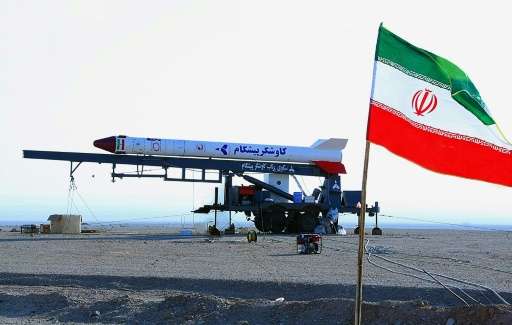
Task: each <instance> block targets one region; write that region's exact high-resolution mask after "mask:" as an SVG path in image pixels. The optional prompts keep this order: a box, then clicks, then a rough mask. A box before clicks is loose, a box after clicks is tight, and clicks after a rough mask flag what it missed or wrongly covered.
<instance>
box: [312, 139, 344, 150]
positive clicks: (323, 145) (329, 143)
mask: <svg viewBox="0 0 512 325" xmlns="http://www.w3.org/2000/svg"><path fill="white" fill-rule="evenodd" d="M347 142H348V139H338V138H330V139H327V140H326V139H319V140H316V142H315V143H313V145H312V146H311V148H315V149H321V150H332V149H345V147H346V146H347Z"/></svg>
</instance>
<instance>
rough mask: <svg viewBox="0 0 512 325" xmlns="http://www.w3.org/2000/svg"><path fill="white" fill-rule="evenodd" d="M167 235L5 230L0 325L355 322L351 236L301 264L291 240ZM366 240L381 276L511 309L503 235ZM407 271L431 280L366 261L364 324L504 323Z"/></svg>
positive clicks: (430, 233) (0, 244) (406, 234)
mask: <svg viewBox="0 0 512 325" xmlns="http://www.w3.org/2000/svg"><path fill="white" fill-rule="evenodd" d="M172 231H173V230H172V229H170V228H165V229H148V228H145V229H137V228H123V229H122V231H117V232H114V231H112V230H111V231H109V232H105V233H100V234H87V235H85V234H83V235H37V236H34V237H31V236H28V235H21V234H19V233H10V232H6V231H5V229H4V231H2V232H0V323H2V324H24V323H38V324H39V323H50V324H53V323H58V322H73V323H91V322H92V323H101V324H110V323H134V324H135V323H147V324H153V323H162V324H180V323H186V322H189V323H192V324H193V323H206V324H210V323H211V324H225V323H228V324H237V323H239V322H242V323H244V322H247V323H249V324H268V323H282V324H295V323H312V322H319V323H325V324H331V323H336V322H338V323H339V321H340V320H341V321H342V322H343V323H350V322H351V319H352V308H353V301H351V300H350V299H353V297H354V292H355V287H354V284H355V280H356V278H355V270H356V256H357V237H356V236H354V235H348V236H324V242H323V244H324V247H323V248H324V249H323V252H322V254H320V255H298V254H296V253H295V238H294V237H293V236H286V235H282V236H276V235H266V236H265V235H260V236H259V237H258V242H257V243H251V244H249V243H247V241H246V239H245V237H244V236H242V235H239V236H237V235H234V236H224V237H222V238H219V239H213V240H211V239H209V238H208V237H203V236H193V237H182V236H176V235H173V234H172V233H171V232H172ZM368 239H370V242H369V244H368V247H369V250H370V252H372V255H373V256H372V257H371V259H372V261H375V262H376V263H379V264H381V265H382V266H384V267H386V268H388V269H392V270H395V271H400V272H407V273H409V272H412V271H411V270H410V269H405V268H402V267H400V266H398V265H396V264H392V263H389V262H386V261H384V260H382V259H380V258H378V257H379V256H380V257H385V258H388V259H391V260H393V261H397V262H401V263H406V264H408V265H413V266H415V267H416V268H419V269H425V270H426V271H427V272H429V273H430V274H444V275H447V276H451V277H456V278H459V279H462V280H465V281H470V282H475V283H478V284H481V285H485V286H488V287H491V288H493V289H495V290H496V291H498V292H499V293H500V294H501V296H502V297H504V298H505V299H506V300H508V301H512V250H510V247H512V234H510V233H506V232H481V231H453V230H421V231H420V230H390V229H386V230H385V234H384V236H382V237H379V236H368ZM412 274H414V275H416V276H419V277H422V278H425V279H427V280H429V281H430V282H427V281H425V280H420V279H418V278H414V277H409V276H405V275H403V274H396V273H392V272H390V271H389V270H384V269H382V268H379V267H376V266H374V265H371V264H369V263H368V262H367V261H365V275H364V282H365V289H364V299H365V301H366V302H367V305H366V306H365V309H364V311H365V317H366V322H365V323H370V324H371V323H375V324H380V323H382V324H386V323H394V322H396V321H397V320H400V321H402V324H403V323H407V322H408V323H411V324H414V323H425V322H427V323H439V324H444V323H445V322H446V320H447V319H448V318H449V317H454V319H457V321H458V322H459V323H464V320H467V321H473V322H476V323H486V322H489V323H499V322H503V324H507V323H512V318H510V315H511V312H512V310H511V309H510V308H508V307H505V306H499V305H498V306H491V307H489V306H485V307H484V306H481V307H472V308H470V309H468V307H463V303H462V301H461V300H459V299H458V298H456V297H455V296H454V295H453V294H451V293H450V292H449V291H448V290H446V289H444V288H443V287H442V286H441V285H439V284H438V283H436V282H434V281H433V280H432V278H430V277H429V276H428V275H427V274H426V273H424V272H413V273H412ZM434 276H435V278H436V279H438V280H440V281H442V283H443V284H448V285H450V284H452V285H453V284H455V283H454V282H452V281H449V280H447V279H445V278H441V277H439V276H438V275H434ZM457 285H459V284H457ZM461 287H462V288H463V289H464V292H461V291H460V290H458V289H455V290H454V291H455V293H458V295H459V296H461V297H462V298H465V300H466V301H468V302H470V303H474V301H471V300H470V299H471V298H469V297H468V296H467V295H465V294H464V293H467V294H469V295H470V296H471V297H472V298H474V299H476V300H478V301H480V302H482V303H484V304H496V303H500V300H499V298H498V297H496V296H495V295H493V294H492V293H491V292H490V291H488V290H477V289H478V288H476V287H470V286H465V285H462V286H461ZM280 297H283V298H284V299H285V301H284V302H276V301H275V299H277V298H280ZM96 312H97V313H96ZM468 317H469V318H468ZM471 317H472V318H471ZM507 317H508V318H507ZM247 323H246V324H247Z"/></svg>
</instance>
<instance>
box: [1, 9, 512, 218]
mask: <svg viewBox="0 0 512 325" xmlns="http://www.w3.org/2000/svg"><path fill="white" fill-rule="evenodd" d="M0 3H1V8H0V28H1V31H2V33H0V72H1V73H0V135H1V136H0V147H1V148H3V154H2V155H1V157H2V160H1V162H0V180H1V181H0V184H1V185H0V224H1V220H2V219H8V220H41V221H43V220H45V219H46V217H47V216H48V215H49V214H52V213H63V212H65V211H66V205H67V194H68V181H69V179H68V177H67V173H68V168H69V166H68V164H67V163H65V162H55V161H38V160H24V159H22V158H21V156H22V150H23V149H37V150H62V151H79V152H100V150H98V149H96V148H94V147H93V146H92V142H93V140H95V139H97V138H102V137H106V136H111V135H117V134H126V135H131V136H142V137H160V138H178V139H197V140H212V141H216V140H219V141H231V142H247V143H269V144H284V145H299V146H307V145H310V144H312V143H313V142H315V141H316V140H317V139H319V138H330V137H341V138H348V139H350V140H349V144H348V146H347V148H346V150H345V151H344V160H343V163H344V164H345V165H346V167H347V170H348V174H347V175H345V176H343V178H342V182H343V184H344V188H345V189H357V188H360V186H361V175H362V163H363V151H364V139H365V132H366V130H365V128H366V119H367V114H368V101H369V94H370V86H371V76H372V66H373V56H374V49H375V41H376V37H377V29H378V26H379V23H380V22H384V25H385V26H386V27H387V28H388V29H390V30H391V31H392V32H394V33H396V34H398V35H400V36H402V37H404V38H405V39H407V40H409V41H410V42H412V43H414V44H415V45H418V46H420V47H422V48H425V49H427V50H429V51H431V52H434V53H436V54H438V55H441V56H443V57H445V58H448V59H450V60H451V61H452V62H454V63H456V64H457V65H459V66H460V67H461V68H462V69H463V70H464V71H465V72H466V73H467V74H468V75H469V76H470V78H471V79H472V80H473V82H474V84H475V85H476V86H477V88H478V89H479V90H480V93H481V95H482V96H483V98H484V100H485V101H486V103H487V105H488V106H489V108H490V110H491V112H492V113H493V116H494V117H495V120H497V121H498V124H500V126H501V128H502V129H503V131H504V133H505V134H507V135H508V137H509V139H510V138H512V110H511V107H510V82H509V76H511V75H512V66H511V65H510V64H509V61H510V58H511V57H512V44H511V42H510V41H509V40H510V31H511V30H512V22H511V21H510V17H509V14H510V10H509V8H508V3H507V2H505V1H504V2H496V3H493V4H491V2H483V1H478V2H474V3H471V2H469V1H429V2H421V3H418V4H417V5H414V4H413V2H411V1H393V2H391V1H386V2H383V1H376V2H369V1H353V2H342V1H296V0H294V1H277V0H273V1H91V0H87V1H20V0H15V1H6V0H0ZM125 169H126V170H128V169H131V170H133V168H129V167H126V168H125ZM511 172H512V171H511ZM109 173H110V167H109V166H106V165H95V164H85V165H83V166H81V167H80V168H79V170H78V172H77V174H76V181H77V185H78V188H79V192H80V194H81V195H82V196H83V197H84V198H85V199H86V201H87V203H88V204H89V206H90V207H91V209H92V210H93V211H94V212H95V214H96V215H97V217H98V218H99V219H100V220H107V219H111V220H118V219H123V218H140V217H153V216H163V215H170V214H176V213H181V212H184V211H190V210H191V208H192V206H195V207H197V206H199V205H201V204H203V203H211V199H212V193H213V186H212V185H202V184H196V185H195V186H193V185H192V184H189V183H170V182H163V181H161V180H157V179H152V180H139V179H130V180H121V181H118V182H116V183H114V184H113V183H111V182H110V178H109ZM92 175H95V177H92ZM307 183H308V184H307V185H308V186H307V187H308V189H309V191H311V190H312V189H313V187H314V186H318V181H317V180H308V181H307ZM368 199H369V201H370V202H373V201H375V200H379V202H380V204H381V206H382V212H383V213H386V214H390V215H397V216H407V217H414V218H428V219H435V220H439V221H447V222H458V223H462V222H464V223H480V224H505V225H512V202H511V199H512V188H507V187H504V186H499V185H493V184H488V183H484V182H480V181H472V180H467V179H460V178H455V177H451V176H445V175H439V174H435V173H433V172H430V171H427V170H425V169H422V168H421V167H418V166H416V165H414V164H412V163H410V162H408V161H406V160H404V159H402V158H400V157H397V156H394V155H393V154H391V153H390V152H388V151H387V150H385V149H383V148H381V147H377V146H372V149H371V154H370V171H369V179H368ZM78 205H79V207H81V208H82V209H81V210H82V211H81V212H82V213H83V215H84V217H85V218H86V220H88V221H91V222H93V221H95V220H94V219H91V216H90V215H89V213H88V212H87V210H86V209H85V208H84V207H83V206H82V205H80V204H78ZM350 220H355V218H352V219H350ZM383 221H385V220H383Z"/></svg>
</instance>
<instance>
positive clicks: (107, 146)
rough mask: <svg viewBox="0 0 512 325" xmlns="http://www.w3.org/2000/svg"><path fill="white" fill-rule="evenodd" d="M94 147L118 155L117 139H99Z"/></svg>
mask: <svg viewBox="0 0 512 325" xmlns="http://www.w3.org/2000/svg"><path fill="white" fill-rule="evenodd" d="M94 146H95V147H96V148H100V149H103V150H105V151H108V152H112V153H116V137H108V138H103V139H98V140H96V141H94Z"/></svg>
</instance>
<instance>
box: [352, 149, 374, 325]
mask: <svg viewBox="0 0 512 325" xmlns="http://www.w3.org/2000/svg"><path fill="white" fill-rule="evenodd" d="M369 156H370V141H366V148H365V151H364V168H363V184H362V185H363V186H362V189H361V211H360V213H359V250H358V252H357V288H356V301H355V308H354V313H355V317H354V324H355V325H361V324H362V319H361V317H362V305H363V257H364V219H365V215H366V180H367V177H368V160H369Z"/></svg>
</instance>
